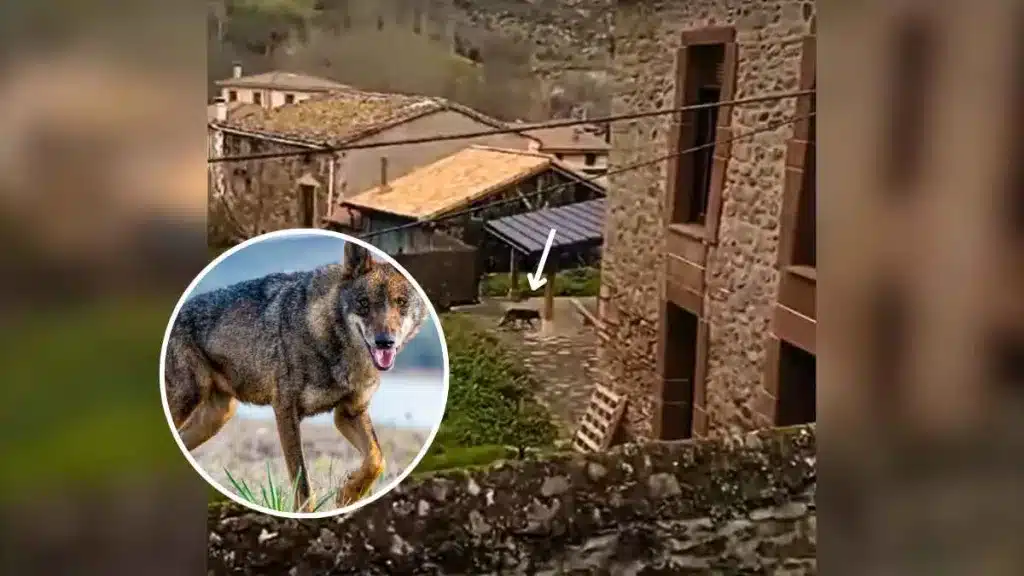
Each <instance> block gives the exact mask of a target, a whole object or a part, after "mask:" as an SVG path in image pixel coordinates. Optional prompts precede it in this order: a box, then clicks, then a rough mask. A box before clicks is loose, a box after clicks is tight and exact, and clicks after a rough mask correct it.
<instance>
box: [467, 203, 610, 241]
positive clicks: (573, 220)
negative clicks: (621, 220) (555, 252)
mask: <svg viewBox="0 0 1024 576" xmlns="http://www.w3.org/2000/svg"><path fill="white" fill-rule="evenodd" d="M605 205H606V202H605V199H604V198H598V199H596V200H587V201H586V202H577V203H576V204H566V205H565V206H558V207H555V208H542V209H540V210H536V211H534V212H527V213H525V214H516V215H513V216H506V217H504V218H498V219H496V220H491V221H490V222H487V224H485V225H484V230H486V231H487V232H488V233H489V234H491V235H493V236H494V237H495V238H497V239H499V240H501V241H502V242H504V243H505V244H508V245H509V246H511V247H512V248H513V249H514V250H516V251H518V252H520V253H523V254H533V253H536V252H541V251H543V250H544V243H545V242H547V239H548V232H550V231H551V229H552V228H554V229H555V239H554V241H553V242H552V243H551V247H552V249H555V248H568V247H573V246H577V245H580V244H590V243H595V242H600V241H601V239H602V238H603V237H604V211H605Z"/></svg>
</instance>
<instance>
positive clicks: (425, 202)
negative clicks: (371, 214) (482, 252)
mask: <svg viewBox="0 0 1024 576" xmlns="http://www.w3.org/2000/svg"><path fill="white" fill-rule="evenodd" d="M553 164H555V163H554V162H553V158H552V157H551V156H548V155H546V154H540V153H537V152H526V151H523V150H505V149H502V148H490V147H486V146H471V147H469V148H466V149H464V150H462V151H460V152H457V153H455V154H453V155H451V156H448V157H446V158H443V159H441V160H438V161H437V162H435V163H433V164H430V165H428V166H424V167H423V168H420V169H418V170H415V171H413V172H410V173H409V174H406V175H405V176H402V177H401V178H396V179H395V180H394V182H391V183H390V184H389V185H388V186H387V187H386V188H384V189H382V188H381V187H379V186H378V187H377V188H374V189H372V190H368V191H366V192H363V193H362V194H358V195H356V196H353V197H352V198H348V199H346V200H345V201H344V204H347V205H350V206H355V207H357V208H365V209H370V210H376V211H379V212H387V213H389V214H395V215H398V216H405V217H408V218H414V219H424V218H430V217H433V216H437V215H439V214H444V213H446V212H450V211H452V210H456V209H459V208H463V207H465V206H467V205H469V204H471V203H472V202H475V201H477V200H479V199H481V198H484V197H486V196H488V195H489V194H492V193H495V192H497V191H499V190H502V189H504V188H505V187H506V186H509V185H511V184H514V183H516V182H519V181H521V180H523V179H524V178H528V177H530V176H533V175H535V174H538V173H540V172H542V171H543V170H546V169H547V168H549V167H551V166H552V165H553Z"/></svg>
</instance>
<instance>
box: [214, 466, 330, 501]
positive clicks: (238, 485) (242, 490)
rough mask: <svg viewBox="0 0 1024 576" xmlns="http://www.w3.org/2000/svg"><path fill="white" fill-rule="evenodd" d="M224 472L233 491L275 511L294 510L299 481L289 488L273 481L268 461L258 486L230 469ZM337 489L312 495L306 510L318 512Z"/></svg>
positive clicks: (300, 475)
mask: <svg viewBox="0 0 1024 576" xmlns="http://www.w3.org/2000/svg"><path fill="white" fill-rule="evenodd" d="M224 473H225V474H226V475H227V477H228V482H229V483H230V484H231V487H232V488H234V490H235V493H236V494H238V495H239V496H241V497H242V498H244V499H245V500H248V501H249V502H252V503H253V504H256V505H257V506H262V507H264V508H267V509H270V510H274V511H277V512H295V511H296V509H295V506H294V504H295V496H296V493H297V491H298V487H299V482H298V481H296V482H295V484H294V485H293V486H292V487H291V489H289V488H288V487H287V486H286V485H278V484H277V483H276V482H274V475H273V474H271V473H270V463H269V462H268V463H267V478H266V480H265V481H263V482H261V483H260V484H259V485H258V486H256V487H255V488H254V487H251V486H249V483H248V482H246V481H245V480H244V479H242V480H238V479H236V478H235V477H234V476H232V475H231V471H230V470H226V469H225V470H224ZM301 478H302V474H301V472H300V474H299V480H301ZM336 493H337V490H331V491H330V492H328V493H327V494H325V495H324V496H322V497H321V498H319V499H314V498H313V497H312V496H311V497H310V498H309V500H308V501H307V502H311V503H312V507H311V508H310V509H309V510H307V512H319V511H321V510H322V509H323V507H324V506H325V505H326V504H327V502H329V501H330V500H331V499H333V498H334V495H335V494H336Z"/></svg>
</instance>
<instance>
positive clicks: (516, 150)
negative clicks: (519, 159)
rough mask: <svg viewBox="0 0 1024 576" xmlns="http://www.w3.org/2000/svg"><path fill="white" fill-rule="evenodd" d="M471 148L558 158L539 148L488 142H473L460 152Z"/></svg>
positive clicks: (551, 158)
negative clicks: (533, 148) (494, 144)
mask: <svg viewBox="0 0 1024 576" xmlns="http://www.w3.org/2000/svg"><path fill="white" fill-rule="evenodd" d="M469 148H475V149H477V150H487V151H490V152H502V153H505V154H515V155H517V156H536V157H537V158H545V159H547V160H550V161H552V162H554V161H555V160H556V158H555V157H554V156H553V155H551V154H548V153H546V152H541V151H539V150H523V149H521V148H505V147H503V146H491V145H488V144H472V145H470V146H468V147H467V148H464V149H463V150H461V151H460V152H462V151H465V150H467V149H469ZM458 153H459V152H456V153H455V154H458ZM453 156H454V154H453Z"/></svg>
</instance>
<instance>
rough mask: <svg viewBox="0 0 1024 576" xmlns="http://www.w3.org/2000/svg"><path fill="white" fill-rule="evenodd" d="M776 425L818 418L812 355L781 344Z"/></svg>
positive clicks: (813, 358)
mask: <svg viewBox="0 0 1024 576" xmlns="http://www.w3.org/2000/svg"><path fill="white" fill-rule="evenodd" d="M779 346H780V349H779V394H778V404H777V406H776V412H775V424H776V425H777V426H795V425H797V424H807V423H810V422H814V421H815V419H816V417H817V408H816V405H815V403H816V401H817V378H816V370H817V367H816V363H817V359H816V358H815V357H814V354H811V353H810V352H808V351H806V350H804V349H802V348H799V347H797V346H793V345H792V344H790V343H788V342H786V341H782V342H780V343H779Z"/></svg>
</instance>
